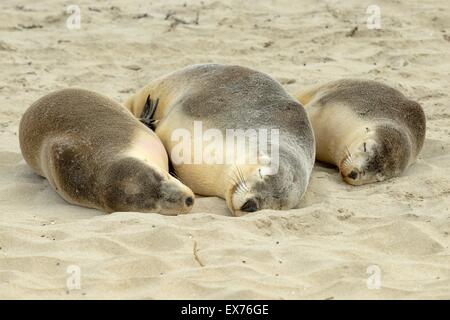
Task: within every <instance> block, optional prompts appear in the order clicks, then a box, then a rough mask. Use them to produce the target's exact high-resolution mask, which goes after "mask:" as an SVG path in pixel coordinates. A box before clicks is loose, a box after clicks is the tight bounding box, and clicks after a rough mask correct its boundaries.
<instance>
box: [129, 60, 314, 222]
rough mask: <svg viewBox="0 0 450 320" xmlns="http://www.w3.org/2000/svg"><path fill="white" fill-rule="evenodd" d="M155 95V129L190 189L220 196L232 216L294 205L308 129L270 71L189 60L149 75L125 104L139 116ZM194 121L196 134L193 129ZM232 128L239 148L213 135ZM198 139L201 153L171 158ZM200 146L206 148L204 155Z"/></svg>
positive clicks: (302, 182) (310, 149) (309, 158)
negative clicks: (245, 145)
mask: <svg viewBox="0 0 450 320" xmlns="http://www.w3.org/2000/svg"><path fill="white" fill-rule="evenodd" d="M149 96H150V97H151V99H150V100H151V101H153V103H149V101H148V98H149ZM156 103H157V107H156V110H155V112H154V114H153V117H152V119H151V122H153V125H154V126H155V128H156V129H155V132H156V133H157V135H158V136H159V137H160V138H161V140H162V142H163V144H164V146H165V147H166V149H167V151H168V153H169V157H171V160H172V163H173V166H174V170H175V172H176V174H177V176H178V177H179V178H180V180H181V181H182V182H183V183H185V184H186V185H187V186H189V187H190V188H191V189H192V190H193V191H194V192H195V193H197V194H200V195H205V196H217V197H221V198H223V199H225V200H226V202H227V205H228V207H229V209H230V210H231V212H232V213H233V214H234V215H237V216H240V215H242V214H245V213H248V212H254V211H258V210H262V209H279V210H286V209H291V208H296V207H298V206H299V204H300V200H301V199H302V197H303V194H304V193H305V190H306V188H307V185H308V182H309V178H310V175H311V171H312V168H313V164H314V157H315V144H314V135H313V132H312V129H311V124H310V122H309V120H308V118H307V115H306V113H305V111H304V110H303V108H301V106H300V105H299V103H298V102H297V101H295V99H293V98H292V97H291V96H290V95H289V94H288V93H287V92H286V91H285V90H284V89H283V87H282V86H281V85H280V84H279V83H278V82H277V81H275V80H274V79H273V78H271V77H270V76H268V75H267V74H264V73H261V72H258V71H255V70H252V69H249V68H245V67H240V66H228V65H219V64H202V65H193V66H189V67H186V68H184V69H181V70H178V71H176V72H173V73H171V74H169V75H166V76H163V77H161V78H159V79H157V80H155V81H153V82H151V83H150V84H149V85H147V86H146V87H144V88H143V89H141V90H140V91H139V92H137V93H136V94H135V95H133V96H132V97H130V98H129V99H128V100H127V101H126V103H125V106H126V107H127V108H128V109H130V110H131V111H132V113H133V114H134V115H135V116H136V117H142V115H143V113H144V114H145V113H147V114H149V112H146V111H148V110H147V109H148V108H150V107H153V106H155V105H156ZM145 106H147V108H146V107H145ZM150 114H151V112H150ZM147 120H148V119H147ZM147 122H149V121H147ZM199 126H200V127H201V131H202V132H203V133H204V136H202V137H199V136H198V135H197V134H196V133H198V132H196V130H197V129H198V127H199ZM196 128H197V129H196ZM233 130H234V131H233ZM239 130H241V131H240V132H239ZM197 131H198V130H197ZM231 131H233V132H234V133H236V132H237V133H236V137H237V136H239V138H243V139H244V140H245V141H247V142H248V143H249V144H248V148H246V149H245V150H241V152H239V151H236V149H237V148H235V147H234V146H230V144H228V141H225V142H226V143H223V140H222V141H220V138H218V136H222V137H225V136H227V134H228V133H229V132H231ZM277 132H278V136H277ZM185 133H187V134H188V135H190V136H191V138H192V139H191V141H189V142H188V143H186V145H184V146H185V147H186V148H184V150H181V151H180V148H179V147H180V139H178V138H180V135H183V134H185ZM265 133H267V135H266V136H265V137H264V134H265ZM214 138H216V139H214ZM239 138H237V139H239ZM256 138H260V139H259V140H258V139H256ZM264 139H266V140H264ZM208 140H209V144H208V143H207V142H208ZM256 140H258V143H261V140H264V141H263V144H264V143H265V145H266V146H267V150H264V151H261V149H264V148H261V147H260V146H259V145H258V148H256V147H255V141H256ZM185 142H186V141H185ZM202 143H203V144H205V143H206V144H207V146H206V147H205V148H204V149H203V150H202V151H204V152H205V153H202V154H201V155H200V158H201V159H200V161H196V160H199V159H194V160H193V161H192V162H191V163H188V162H186V161H185V162H183V161H181V162H180V161H176V159H175V154H177V155H180V154H182V153H183V152H184V153H190V152H192V154H196V152H197V151H198V150H197V149H196V146H198V145H201V144H202ZM181 149H182V148H181ZM256 149H257V150H256ZM269 149H270V152H269ZM276 149H277V150H276ZM211 150H213V151H211ZM207 152H211V153H210V155H212V156H211V157H209V158H208V157H206V156H205V155H206V153H207ZM255 154H256V158H257V159H256V161H254V162H252V158H253V155H255ZM183 155H185V154H183ZM197 155H198V154H197ZM220 155H222V158H221V157H220ZM202 157H203V158H202ZM227 157H229V158H227ZM194 158H195V157H194ZM205 158H208V159H205ZM211 158H213V160H220V159H222V160H223V161H222V162H220V161H215V162H214V161H211ZM225 158H227V159H226V161H225ZM274 164H275V165H274Z"/></svg>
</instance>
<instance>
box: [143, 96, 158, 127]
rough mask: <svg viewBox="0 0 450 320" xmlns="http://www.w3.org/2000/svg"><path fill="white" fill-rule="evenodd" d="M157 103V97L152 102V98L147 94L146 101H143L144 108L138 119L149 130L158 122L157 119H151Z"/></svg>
mask: <svg viewBox="0 0 450 320" xmlns="http://www.w3.org/2000/svg"><path fill="white" fill-rule="evenodd" d="M158 103H159V99H156V101H155V102H153V100H152V99H150V95H149V96H148V97H147V101H146V102H145V106H144V110H143V111H142V114H141V117H140V119H139V121H141V122H142V123H143V124H145V125H146V126H147V127H149V128H150V129H151V130H155V127H156V124H157V123H158V120H155V119H153V116H154V115H155V112H156V108H157V107H158Z"/></svg>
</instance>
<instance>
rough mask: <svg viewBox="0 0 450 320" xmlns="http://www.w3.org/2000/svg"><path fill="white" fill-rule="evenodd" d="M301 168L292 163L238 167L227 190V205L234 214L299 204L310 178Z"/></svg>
mask: <svg viewBox="0 0 450 320" xmlns="http://www.w3.org/2000/svg"><path fill="white" fill-rule="evenodd" d="M301 172H302V170H298V171H297V170H292V168H291V167H290V166H287V165H280V166H279V168H278V169H277V170H276V172H273V168H271V167H268V166H264V165H257V166H244V167H243V168H240V167H237V168H236V170H235V171H234V179H233V180H232V183H231V184H230V186H229V188H228V190H227V192H226V202H227V205H228V208H229V209H230V210H231V212H232V213H233V214H234V215H235V216H242V215H245V214H247V213H250V212H255V211H259V210H264V209H271V210H288V209H292V208H295V207H297V206H298V205H299V203H300V200H301V198H302V196H303V194H304V192H305V190H306V185H307V181H303V180H305V179H303V178H304V176H306V175H303V176H302V175H301Z"/></svg>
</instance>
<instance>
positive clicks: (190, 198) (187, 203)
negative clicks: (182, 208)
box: [184, 197, 194, 207]
mask: <svg viewBox="0 0 450 320" xmlns="http://www.w3.org/2000/svg"><path fill="white" fill-rule="evenodd" d="M184 203H186V205H187V206H188V207H190V206H192V205H193V204H194V199H193V198H192V197H187V198H186V200H185V201H184Z"/></svg>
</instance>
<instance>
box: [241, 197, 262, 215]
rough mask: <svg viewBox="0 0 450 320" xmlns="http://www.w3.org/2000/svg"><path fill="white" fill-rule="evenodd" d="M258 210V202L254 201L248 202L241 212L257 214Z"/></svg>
mask: <svg viewBox="0 0 450 320" xmlns="http://www.w3.org/2000/svg"><path fill="white" fill-rule="evenodd" d="M256 210H258V207H257V204H256V201H255V200H253V199H250V200H247V201H246V202H245V203H244V205H243V206H242V207H241V211H244V212H255V211H256Z"/></svg>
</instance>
